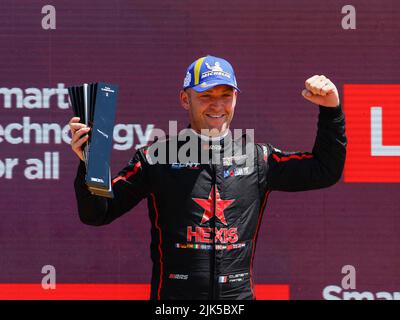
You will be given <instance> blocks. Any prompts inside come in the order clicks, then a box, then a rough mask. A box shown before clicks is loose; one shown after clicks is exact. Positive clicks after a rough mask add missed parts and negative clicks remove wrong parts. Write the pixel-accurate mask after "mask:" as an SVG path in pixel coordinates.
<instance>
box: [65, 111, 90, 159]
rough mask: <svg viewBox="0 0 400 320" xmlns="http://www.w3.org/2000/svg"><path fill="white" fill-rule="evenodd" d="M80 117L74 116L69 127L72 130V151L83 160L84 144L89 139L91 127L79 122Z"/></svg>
mask: <svg viewBox="0 0 400 320" xmlns="http://www.w3.org/2000/svg"><path fill="white" fill-rule="evenodd" d="M79 120H80V118H79V117H73V118H71V120H70V121H69V129H70V130H71V137H72V140H71V148H72V151H74V152H75V154H76V155H77V156H78V157H79V159H81V160H82V161H83V149H82V145H83V144H84V143H85V142H86V141H87V140H88V139H89V135H88V134H87V133H88V132H89V131H90V128H89V127H88V126H87V125H86V124H83V123H80V122H79Z"/></svg>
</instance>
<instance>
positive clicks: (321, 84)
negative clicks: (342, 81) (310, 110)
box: [301, 75, 340, 107]
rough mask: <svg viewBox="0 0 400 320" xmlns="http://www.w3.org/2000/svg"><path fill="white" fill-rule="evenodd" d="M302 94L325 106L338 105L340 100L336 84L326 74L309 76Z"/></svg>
mask: <svg viewBox="0 0 400 320" xmlns="http://www.w3.org/2000/svg"><path fill="white" fill-rule="evenodd" d="M301 94H302V95H303V97H304V98H305V99H307V100H309V101H311V102H312V103H315V104H317V105H321V106H324V107H337V106H338V105H339V102H340V100H339V93H338V91H337V88H336V86H335V85H334V84H333V82H332V81H331V80H329V79H328V78H327V77H325V76H324V75H321V76H320V75H315V76H312V77H311V78H308V79H307V80H306V82H305V89H303V91H302V92H301Z"/></svg>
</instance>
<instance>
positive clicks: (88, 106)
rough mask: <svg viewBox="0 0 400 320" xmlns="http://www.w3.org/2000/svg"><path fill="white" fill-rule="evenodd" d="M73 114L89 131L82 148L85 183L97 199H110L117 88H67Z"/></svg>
mask: <svg viewBox="0 0 400 320" xmlns="http://www.w3.org/2000/svg"><path fill="white" fill-rule="evenodd" d="M68 95H69V99H70V104H71V106H72V109H73V112H74V115H75V116H76V117H79V118H80V121H79V122H81V123H84V124H86V125H87V126H88V127H90V128H91V130H90V131H89V133H88V134H89V139H88V141H87V143H85V145H84V146H83V157H84V162H85V165H86V177H85V182H86V185H87V186H88V188H89V190H90V191H91V192H92V193H93V194H95V195H98V196H102V197H107V198H113V197H114V195H113V191H112V186H111V171H110V160H111V151H112V142H113V130H114V122H115V113H116V107H117V96H118V86H116V85H113V84H107V83H103V82H97V83H90V84H88V83H84V84H83V85H79V86H72V87H69V88H68Z"/></svg>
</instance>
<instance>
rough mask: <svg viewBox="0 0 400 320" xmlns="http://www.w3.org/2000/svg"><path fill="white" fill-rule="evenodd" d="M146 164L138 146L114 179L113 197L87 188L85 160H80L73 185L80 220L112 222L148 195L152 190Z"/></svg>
mask: <svg viewBox="0 0 400 320" xmlns="http://www.w3.org/2000/svg"><path fill="white" fill-rule="evenodd" d="M146 166H147V164H146V162H145V158H144V156H143V154H142V153H141V151H140V150H138V151H137V152H136V154H135V156H134V157H133V158H132V159H131V160H130V161H129V163H128V164H127V166H126V167H125V168H124V169H122V170H121V171H120V172H119V173H118V175H117V176H116V177H115V178H114V179H113V181H112V188H113V192H114V198H113V199H110V198H104V197H100V196H96V195H93V194H92V193H91V192H90V191H89V190H88V188H87V186H86V183H85V174H86V168H85V163H84V162H83V161H80V164H79V167H78V172H77V175H76V178H75V184H74V186H75V195H76V200H77V203H78V212H79V217H80V219H81V221H82V222H83V223H85V224H89V225H94V226H100V225H105V224H109V223H110V222H112V221H113V220H115V219H116V218H118V217H120V216H121V215H123V214H124V213H126V212H127V211H129V210H130V209H132V208H133V207H134V206H135V205H137V204H138V203H139V202H140V201H141V200H142V199H143V198H146V197H147V196H148V195H149V194H150V186H149V179H147V176H146V175H147V172H146V171H147V170H146Z"/></svg>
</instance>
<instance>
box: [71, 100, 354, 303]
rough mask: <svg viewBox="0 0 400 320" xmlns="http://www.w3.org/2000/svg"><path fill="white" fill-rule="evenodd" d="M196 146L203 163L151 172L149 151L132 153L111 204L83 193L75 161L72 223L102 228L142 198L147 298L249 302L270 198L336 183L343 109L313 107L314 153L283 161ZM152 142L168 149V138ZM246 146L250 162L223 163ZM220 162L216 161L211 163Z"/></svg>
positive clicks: (266, 153) (342, 150)
mask: <svg viewBox="0 0 400 320" xmlns="http://www.w3.org/2000/svg"><path fill="white" fill-rule="evenodd" d="M195 138H196V139H197V141H198V145H199V149H201V150H205V149H207V152H208V157H209V159H208V160H209V162H208V163H204V162H203V161H201V163H196V162H191V161H190V162H186V163H184V162H183V163H182V162H180V163H176V162H174V163H172V164H160V163H154V161H153V158H151V157H149V150H150V148H151V147H152V146H154V145H155V144H156V143H154V144H151V145H149V146H146V147H143V148H140V149H138V150H137V151H136V153H135V155H134V156H133V158H132V159H131V160H130V162H129V163H128V165H127V166H126V167H125V168H124V169H123V170H122V171H121V172H119V174H118V175H117V176H116V177H115V178H114V179H113V191H114V199H107V198H102V197H99V196H95V195H92V194H91V193H90V192H89V191H88V189H87V188H86V186H85V165H84V163H83V162H81V163H80V165H79V168H78V173H77V177H76V180H75V192H76V197H77V201H78V210H79V216H80V219H81V221H82V222H83V223H85V224H89V225H95V226H100V225H105V224H108V223H110V222H112V221H113V220H114V219H116V218H118V217H119V216H121V215H122V214H124V213H126V212H128V211H129V210H131V209H132V208H133V207H134V206H135V205H137V204H138V203H139V202H140V201H141V200H142V199H144V198H147V202H148V209H149V217H150V220H151V225H152V228H151V239H152V240H151V259H152V261H153V270H152V280H151V297H150V298H151V299H255V294H254V284H253V269H252V266H253V258H254V253H255V248H256V241H257V235H258V230H259V228H260V223H261V220H262V215H263V211H264V208H265V205H266V202H267V198H268V194H269V193H270V192H271V191H273V190H280V191H303V190H311V189H318V188H324V187H328V186H331V185H333V184H335V183H336V182H337V181H338V180H339V179H340V177H341V174H342V171H343V166H344V162H345V157H346V144H347V140H346V136H345V124H344V115H343V112H342V109H341V107H340V106H338V107H337V108H327V107H321V106H320V113H319V121H318V132H317V137H316V140H315V144H314V147H313V150H312V153H301V152H282V151H280V150H278V149H276V148H274V147H273V146H271V145H270V144H258V143H254V142H252V141H250V138H247V137H246V136H245V137H244V139H231V138H229V137H225V138H223V139H221V140H220V141H219V142H220V147H210V144H212V143H210V142H209V141H206V140H203V139H202V138H200V137H199V136H198V135H195ZM237 141H239V142H237ZM243 141H244V142H243ZM157 143H158V144H159V146H160V145H163V146H167V148H169V147H170V145H171V142H170V138H166V139H164V140H161V139H160V140H159V141H158V142H157ZM238 143H239V147H238ZM183 145H184V142H178V143H177V149H178V150H180V148H182V146H183ZM248 145H252V146H253V150H252V153H250V156H249V154H248V153H246V155H244V156H240V155H239V156H237V153H236V152H233V153H232V156H231V157H230V156H228V157H226V154H223V151H224V150H227V149H229V148H230V149H233V148H232V146H235V147H238V148H236V149H238V150H239V149H242V151H243V146H248ZM190 152H192V151H190ZM190 152H189V153H190ZM197 152H198V151H197ZM193 153H195V152H193ZM154 154H155V153H154ZM218 154H219V155H222V154H223V159H222V160H223V161H221V162H220V163H219V164H218V163H217V164H215V163H213V161H214V160H212V159H214V157H215V156H218ZM249 157H250V159H251V157H253V159H252V160H253V161H252V163H250V165H249V163H247V162H245V161H244V160H249ZM168 160H169V159H168ZM172 162H173V161H172ZM199 162H200V161H199ZM168 163H171V161H169V162H168Z"/></svg>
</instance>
